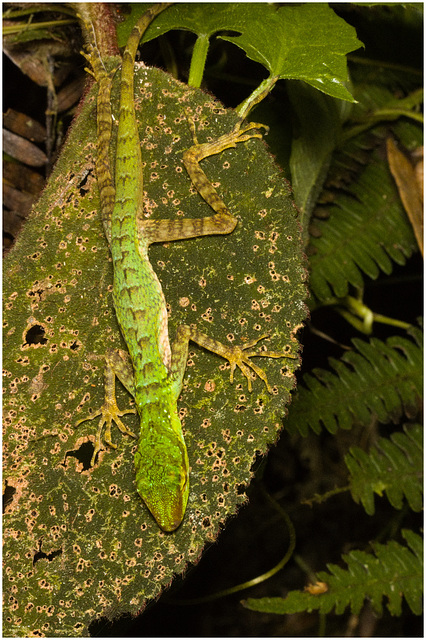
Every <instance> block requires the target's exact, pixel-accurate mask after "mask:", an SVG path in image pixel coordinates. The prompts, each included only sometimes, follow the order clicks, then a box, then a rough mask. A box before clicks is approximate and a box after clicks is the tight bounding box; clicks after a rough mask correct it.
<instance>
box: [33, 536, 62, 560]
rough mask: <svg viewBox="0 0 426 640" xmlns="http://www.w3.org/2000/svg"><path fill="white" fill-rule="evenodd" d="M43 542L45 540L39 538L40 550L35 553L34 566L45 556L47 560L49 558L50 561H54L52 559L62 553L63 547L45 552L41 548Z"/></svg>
mask: <svg viewBox="0 0 426 640" xmlns="http://www.w3.org/2000/svg"><path fill="white" fill-rule="evenodd" d="M42 544H43V541H42V540H39V543H38V551H37V552H36V553H35V554H34V557H33V566H34V565H35V563H36V562H38V561H39V560H42V559H43V558H44V559H45V560H49V562H52V560H54V559H55V558H56V557H57V556H60V555H62V547H60V548H59V549H55V550H54V551H51V552H50V553H44V551H42V550H41V547H42Z"/></svg>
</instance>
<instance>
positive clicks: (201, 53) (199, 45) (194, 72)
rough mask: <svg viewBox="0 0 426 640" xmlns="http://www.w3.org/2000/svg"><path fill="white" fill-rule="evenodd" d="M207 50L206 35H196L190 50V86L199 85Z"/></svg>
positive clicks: (197, 86) (196, 86)
mask: <svg viewBox="0 0 426 640" xmlns="http://www.w3.org/2000/svg"><path fill="white" fill-rule="evenodd" d="M208 50H209V37H208V36H207V35H201V36H198V38H197V40H196V42H195V45H194V50H193V52H192V59H191V67H190V69H189V79H188V85H189V86H190V87H195V88H199V87H200V86H201V81H202V79H203V74H204V68H205V66H206V59H207V52H208Z"/></svg>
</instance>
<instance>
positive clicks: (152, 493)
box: [135, 414, 189, 531]
mask: <svg viewBox="0 0 426 640" xmlns="http://www.w3.org/2000/svg"><path fill="white" fill-rule="evenodd" d="M175 420H177V421H178V425H177V424H176V425H174V422H175ZM177 426H178V429H176V427H177ZM174 427H175V428H174ZM181 431H182V428H181V424H180V420H179V418H178V416H177V415H176V414H175V416H174V417H173V414H172V415H170V414H169V416H168V420H167V421H164V423H162V421H158V418H157V419H156V420H155V422H153V421H152V420H150V421H148V423H147V424H146V423H145V425H144V427H142V429H141V438H140V440H139V444H138V448H137V451H136V453H135V467H136V488H137V491H138V493H139V495H140V496H141V498H142V500H143V501H144V502H145V504H146V506H147V507H148V509H149V510H150V512H151V513H152V515H153V516H154V518H155V520H156V521H157V523H158V525H159V526H160V527H161V528H162V529H163V531H174V530H175V529H177V527H178V526H179V525H180V523H181V522H182V520H183V516H184V515H185V510H186V504H187V502H188V495H189V462H188V453H187V451H186V446H185V441H184V439H183V436H182V434H181Z"/></svg>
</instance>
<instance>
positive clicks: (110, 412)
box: [76, 398, 136, 467]
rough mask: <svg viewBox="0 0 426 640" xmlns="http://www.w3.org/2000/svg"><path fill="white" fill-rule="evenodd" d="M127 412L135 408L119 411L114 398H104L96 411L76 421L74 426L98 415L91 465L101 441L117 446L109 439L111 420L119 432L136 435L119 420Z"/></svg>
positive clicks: (99, 449)
mask: <svg viewBox="0 0 426 640" xmlns="http://www.w3.org/2000/svg"><path fill="white" fill-rule="evenodd" d="M127 413H136V409H126V410H125V411H120V409H119V408H118V406H117V403H116V402H115V399H114V400H113V401H111V400H109V399H108V398H106V399H105V401H104V404H103V405H102V407H101V408H100V409H99V411H96V412H95V413H94V414H93V415H91V416H88V417H87V418H82V419H81V420H79V421H78V422H76V426H78V425H80V424H81V423H82V422H85V421H86V420H93V419H94V418H97V417H98V416H100V420H99V426H98V430H97V432H96V437H95V445H94V451H93V456H92V459H91V461H90V464H91V465H92V467H93V466H94V464H95V460H96V456H97V455H98V453H99V451H101V450H102V444H103V442H105V443H106V444H108V445H109V446H110V447H112V448H113V449H116V448H117V445H116V444H114V442H113V441H112V439H111V427H112V423H113V422H115V424H116V425H117V427H118V428H119V430H120V431H121V433H123V434H124V435H127V436H131V437H132V438H136V435H135V434H134V433H133V431H130V429H129V428H128V427H126V425H125V424H124V423H123V422H122V420H121V417H122V416H124V415H126V414H127ZM104 428H105V432H104V434H103V437H102V432H103V431H104Z"/></svg>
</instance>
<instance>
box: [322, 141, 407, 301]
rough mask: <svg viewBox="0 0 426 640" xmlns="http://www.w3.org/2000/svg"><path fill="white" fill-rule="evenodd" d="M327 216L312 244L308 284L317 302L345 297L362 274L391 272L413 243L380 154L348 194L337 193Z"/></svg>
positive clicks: (375, 275)
mask: <svg viewBox="0 0 426 640" xmlns="http://www.w3.org/2000/svg"><path fill="white" fill-rule="evenodd" d="M328 209H329V213H330V217H329V218H328V219H327V220H316V221H315V227H316V235H320V237H314V238H312V240H311V246H312V248H313V250H314V251H315V253H314V254H313V255H312V256H311V258H310V266H311V278H310V285H311V289H312V291H313V293H314V294H315V296H316V297H317V298H319V299H320V300H328V299H330V298H332V297H333V296H337V297H338V298H343V297H344V296H346V295H347V293H348V291H349V285H353V286H354V287H362V286H363V275H362V274H363V273H365V274H366V275H368V276H369V277H370V278H373V279H375V278H377V277H378V275H379V274H380V271H382V272H384V273H386V274H390V273H391V272H392V262H396V263H397V264H400V265H403V264H405V262H406V259H407V258H408V257H410V256H411V255H412V253H413V251H415V250H416V248H417V245H416V240H415V237H414V234H413V230H412V228H411V225H410V222H409V220H408V218H407V215H406V213H405V211H404V207H403V205H402V203H401V200H400V198H399V195H398V191H397V188H396V185H395V182H394V180H393V178H392V175H391V173H390V170H389V167H388V165H387V162H386V161H385V160H384V159H382V158H381V157H380V156H379V154H378V152H375V153H373V154H372V156H371V158H370V164H369V165H368V166H367V168H366V169H365V170H364V171H363V172H362V174H361V176H360V177H359V179H358V180H357V181H356V182H355V183H353V184H352V185H351V187H350V190H349V193H345V192H340V193H339V194H338V195H337V196H336V198H335V200H334V202H333V203H332V204H330V206H329V207H328Z"/></svg>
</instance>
